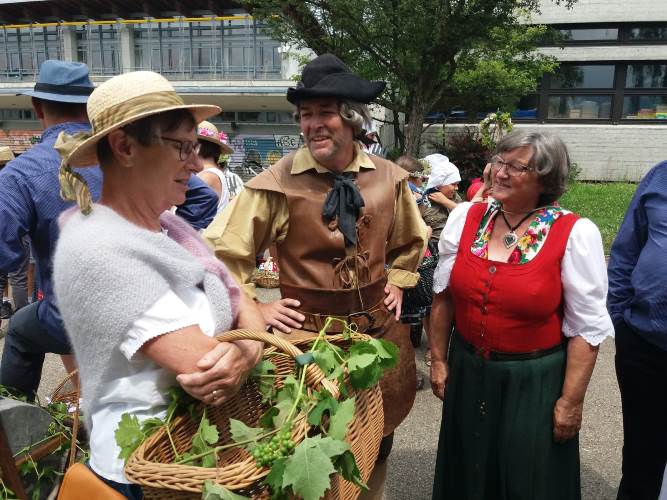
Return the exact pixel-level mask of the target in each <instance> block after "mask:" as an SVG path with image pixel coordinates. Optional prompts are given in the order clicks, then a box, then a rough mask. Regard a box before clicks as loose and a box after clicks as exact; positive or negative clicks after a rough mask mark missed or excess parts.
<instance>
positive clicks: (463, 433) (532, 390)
mask: <svg viewBox="0 0 667 500" xmlns="http://www.w3.org/2000/svg"><path fill="white" fill-rule="evenodd" d="M565 362H566V353H565V350H563V351H559V352H556V353H553V354H549V355H546V356H543V357H541V358H537V359H531V360H523V361H487V360H484V359H482V358H480V357H479V356H477V355H475V354H472V353H470V352H469V351H467V350H466V349H465V348H464V347H463V346H462V344H461V341H460V340H459V338H458V336H457V335H456V334H454V336H453V339H452V349H451V352H450V356H449V381H448V383H447V390H446V393H445V402H444V409H443V417H442V424H441V427H440V439H439V442H438V456H437V460H436V467H435V480H434V484H433V499H437V500H473V499H474V500H524V499H525V500H579V499H580V498H581V488H580V478H579V438H578V436H577V437H575V438H573V439H571V440H569V441H567V442H565V443H562V444H558V443H555V442H554V439H553V408H554V405H555V403H556V400H557V399H558V398H559V397H560V394H561V389H562V386H563V380H564V375H565Z"/></svg>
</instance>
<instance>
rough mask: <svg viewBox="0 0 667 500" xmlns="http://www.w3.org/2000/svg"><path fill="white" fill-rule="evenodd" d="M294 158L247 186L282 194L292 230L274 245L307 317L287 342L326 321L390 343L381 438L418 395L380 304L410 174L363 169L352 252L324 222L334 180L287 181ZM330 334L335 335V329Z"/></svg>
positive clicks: (411, 368)
mask: <svg viewBox="0 0 667 500" xmlns="http://www.w3.org/2000/svg"><path fill="white" fill-rule="evenodd" d="M293 158H294V153H292V154H290V155H288V156H286V157H284V158H282V159H281V160H280V161H279V162H278V163H276V164H275V165H273V166H272V167H270V168H269V169H268V170H265V171H264V172H262V173H261V174H259V175H258V176H257V177H255V178H254V179H252V180H251V181H249V182H248V183H247V186H248V187H249V188H252V189H264V190H269V191H276V192H280V193H282V194H284V195H285V196H286V198H287V203H288V208H289V229H288V233H287V236H286V237H285V239H284V240H283V241H282V242H281V243H280V244H279V245H278V257H277V260H278V265H279V267H280V288H281V294H282V296H283V297H287V298H292V299H297V300H299V302H300V303H301V308H300V312H301V313H303V314H304V315H305V316H306V321H305V322H304V325H303V329H302V330H297V331H295V330H292V333H290V334H288V335H286V336H287V337H292V338H295V337H306V336H307V337H311V336H313V335H314V334H316V333H317V332H318V331H319V330H320V329H321V327H322V326H323V324H324V320H325V319H326V317H327V316H338V317H341V318H345V319H347V320H348V321H350V322H354V323H355V324H356V325H357V327H358V329H359V331H361V332H364V333H368V334H369V335H372V336H373V337H376V338H383V339H385V340H389V341H391V342H393V343H395V344H396V345H397V346H398V348H399V351H400V359H399V363H398V366H397V367H396V368H394V369H393V370H391V371H389V372H387V373H386V374H385V376H384V377H383V378H382V380H381V381H380V387H381V389H382V396H383V402H384V435H385V436H386V435H388V434H390V433H391V432H393V430H394V429H395V428H396V427H397V426H398V425H399V424H400V423H401V422H402V421H403V420H404V419H405V417H406V416H407V415H408V413H409V412H410V409H411V408H412V405H413V403H414V399H415V394H416V367H415V356H414V348H413V346H412V343H411V342H410V335H409V326H408V325H403V324H402V323H400V322H398V321H396V320H395V319H394V315H393V313H391V312H389V311H388V310H387V309H386V307H385V306H384V304H383V301H384V298H385V294H384V287H385V285H386V281H387V278H386V270H385V262H386V254H385V252H386V248H387V241H388V240H389V237H390V235H391V231H392V228H393V216H394V212H395V204H396V196H397V192H398V186H399V183H400V182H401V181H402V180H403V179H405V177H406V176H407V173H406V172H405V171H403V170H401V169H400V168H399V167H397V166H396V165H394V164H393V163H391V162H389V161H386V160H383V159H381V158H377V157H372V156H369V158H371V160H372V161H373V164H374V165H375V169H364V168H363V167H362V168H361V170H360V172H359V173H358V174H357V175H356V178H355V183H356V184H357V186H358V187H359V190H360V192H361V195H362V197H363V199H364V205H365V206H364V208H363V209H362V210H361V212H360V214H359V218H358V219H357V237H358V241H357V247H356V249H355V248H350V247H347V248H346V246H345V241H344V238H343V235H342V233H341V232H340V231H339V230H338V228H337V225H336V223H335V221H332V222H331V223H329V222H327V221H325V220H324V219H323V217H322V215H321V214H322V206H323V205H324V200H325V199H326V196H327V193H328V192H329V190H330V189H331V188H332V187H333V177H332V176H330V175H327V174H320V173H317V172H316V171H315V170H314V169H310V170H307V171H305V172H302V173H299V174H295V175H292V174H291V168H292V160H293ZM329 333H339V331H336V327H334V329H333V330H330V332H329Z"/></svg>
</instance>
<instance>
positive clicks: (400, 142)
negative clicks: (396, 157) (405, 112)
mask: <svg viewBox="0 0 667 500" xmlns="http://www.w3.org/2000/svg"><path fill="white" fill-rule="evenodd" d="M391 116H392V120H391V121H392V126H393V127H394V147H395V148H397V149H398V150H400V152H401V154H403V152H404V151H405V134H404V133H403V130H401V116H400V113H399V112H398V111H392V112H391Z"/></svg>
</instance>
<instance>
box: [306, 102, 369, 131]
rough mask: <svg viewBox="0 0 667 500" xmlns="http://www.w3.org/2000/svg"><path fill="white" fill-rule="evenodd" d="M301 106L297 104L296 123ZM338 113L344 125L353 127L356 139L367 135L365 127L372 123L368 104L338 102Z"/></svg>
mask: <svg viewBox="0 0 667 500" xmlns="http://www.w3.org/2000/svg"><path fill="white" fill-rule="evenodd" d="M299 111H300V106H299V104H298V103H297V106H296V111H295V112H294V121H296V122H298V121H299V118H300V116H299ZM338 112H339V113H340V117H341V118H342V119H343V123H345V125H348V126H350V127H352V130H353V132H354V138H355V139H361V138H363V137H364V136H365V135H366V132H367V131H366V129H365V126H366V124H367V123H371V120H372V118H371V112H370V110H369V109H368V105H367V104H362V103H360V102H355V101H338Z"/></svg>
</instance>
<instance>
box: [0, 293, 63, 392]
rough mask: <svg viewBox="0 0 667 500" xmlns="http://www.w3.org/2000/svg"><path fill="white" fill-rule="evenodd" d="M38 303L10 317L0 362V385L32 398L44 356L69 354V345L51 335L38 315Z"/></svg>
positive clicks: (39, 378) (37, 383)
mask: <svg viewBox="0 0 667 500" xmlns="http://www.w3.org/2000/svg"><path fill="white" fill-rule="evenodd" d="M38 305H39V302H34V303H32V304H30V305H27V306H25V307H23V308H21V309H20V310H18V311H16V313H15V314H14V315H13V316H12V319H11V320H10V321H9V329H8V330H7V337H6V338H5V348H4V350H3V352H2V363H0V384H2V385H4V386H6V387H9V388H12V389H14V390H16V391H19V392H20V393H22V394H24V395H26V396H27V397H28V400H29V401H33V400H34V399H35V394H36V393H37V388H38V387H39V382H40V380H41V378H42V366H43V365H44V355H45V354H46V353H47V352H52V353H55V354H70V353H71V348H70V346H69V345H67V344H65V343H63V342H62V341H60V340H58V339H57V338H55V337H54V336H52V335H51V334H50V333H49V332H48V331H47V330H46V328H44V325H42V323H41V322H40V321H39V319H38V318H37V306H38Z"/></svg>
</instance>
